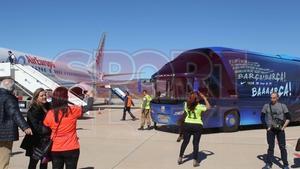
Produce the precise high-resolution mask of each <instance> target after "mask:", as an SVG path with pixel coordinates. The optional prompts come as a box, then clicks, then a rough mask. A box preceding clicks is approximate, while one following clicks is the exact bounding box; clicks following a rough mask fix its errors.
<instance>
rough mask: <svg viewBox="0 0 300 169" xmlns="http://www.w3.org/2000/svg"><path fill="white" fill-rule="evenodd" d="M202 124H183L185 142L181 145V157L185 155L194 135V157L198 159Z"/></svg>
mask: <svg viewBox="0 0 300 169" xmlns="http://www.w3.org/2000/svg"><path fill="white" fill-rule="evenodd" d="M202 128H203V127H202V125H200V124H191V123H184V124H183V142H182V144H181V147H180V153H179V157H183V154H184V151H185V149H186V147H187V145H188V144H189V142H190V139H191V136H192V135H193V159H195V160H198V152H199V142H200V138H201V132H202Z"/></svg>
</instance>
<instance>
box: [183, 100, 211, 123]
mask: <svg viewBox="0 0 300 169" xmlns="http://www.w3.org/2000/svg"><path fill="white" fill-rule="evenodd" d="M206 110H207V108H206V106H205V105H203V104H198V105H197V106H196V107H195V110H194V111H190V110H189V109H188V107H187V104H186V102H185V104H184V111H185V112H186V117H185V120H184V122H185V123H191V124H201V125H203V122H202V117H201V114H202V112H205V111H206Z"/></svg>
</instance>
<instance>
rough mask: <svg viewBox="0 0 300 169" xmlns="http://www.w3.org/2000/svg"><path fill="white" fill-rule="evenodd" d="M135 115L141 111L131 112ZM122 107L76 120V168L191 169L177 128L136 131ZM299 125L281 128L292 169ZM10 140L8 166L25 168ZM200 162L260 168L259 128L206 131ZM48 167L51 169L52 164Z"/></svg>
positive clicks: (263, 147)
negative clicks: (182, 153) (181, 159)
mask: <svg viewBox="0 0 300 169" xmlns="http://www.w3.org/2000/svg"><path fill="white" fill-rule="evenodd" d="M132 112H133V114H135V115H136V116H137V117H139V116H140V110H139V109H134V110H132ZM121 116H122V110H121V109H105V110H101V114H100V113H98V112H97V111H93V112H90V114H89V115H85V116H84V118H82V119H80V120H79V121H78V128H77V131H78V136H79V141H80V145H81V148H80V158H79V162H78V168H79V169H176V168H178V169H191V168H194V167H193V161H192V160H191V153H192V140H191V142H190V144H189V145H188V148H187V149H186V152H185V155H186V158H185V159H184V163H183V164H181V165H178V164H177V158H178V154H179V149H180V145H181V143H178V142H176V139H177V136H178V135H177V134H176V133H175V131H176V128H173V127H168V126H161V127H159V128H158V130H154V129H152V130H144V131H138V130H137V128H138V127H139V125H140V120H137V121H132V120H130V119H128V118H130V116H129V115H127V119H128V120H126V121H120V119H121ZM299 129H300V126H292V127H288V128H287V129H286V137H287V151H288V160H289V163H290V166H291V168H300V152H298V153H297V152H295V151H294V148H295V145H296V142H297V139H298V137H299V131H300V130H299ZM23 137H24V133H22V132H21V131H20V140H19V141H16V142H14V147H13V153H12V157H11V160H10V167H9V168H10V169H25V168H27V165H28V162H29V158H28V157H26V156H25V152H24V150H23V149H21V148H19V146H20V144H21V141H22V139H23ZM199 151H200V152H199V160H200V166H199V167H197V168H205V169H261V168H263V167H264V165H265V162H264V160H265V157H266V151H267V143H266V131H265V130H264V129H251V128H248V129H243V130H240V131H238V132H233V133H223V132H217V131H208V132H206V133H205V134H203V135H202V137H201V141H200V148H199ZM275 157H276V158H275V159H274V160H275V161H274V162H275V163H274V165H273V168H275V169H276V168H280V167H282V166H281V163H282V162H281V161H280V158H279V157H280V151H279V148H278V145H276V147H275ZM48 168H52V166H51V162H50V163H49V165H48Z"/></svg>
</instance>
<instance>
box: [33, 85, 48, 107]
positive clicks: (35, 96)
mask: <svg viewBox="0 0 300 169" xmlns="http://www.w3.org/2000/svg"><path fill="white" fill-rule="evenodd" d="M44 91H45V90H44V89H43V88H38V89H36V90H35V91H34V93H33V96H32V100H31V103H30V106H29V108H31V107H32V106H33V105H39V104H38V103H37V99H38V98H39V95H40V93H41V92H44Z"/></svg>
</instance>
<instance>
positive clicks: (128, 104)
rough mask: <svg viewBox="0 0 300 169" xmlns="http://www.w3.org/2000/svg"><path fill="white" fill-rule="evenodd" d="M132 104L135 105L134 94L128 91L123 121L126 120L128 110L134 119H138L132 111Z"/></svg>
mask: <svg viewBox="0 0 300 169" xmlns="http://www.w3.org/2000/svg"><path fill="white" fill-rule="evenodd" d="M131 106H134V103H133V101H132V96H131V95H130V94H129V92H128V91H126V96H125V99H124V109H123V117H122V119H121V120H122V121H123V120H126V112H128V113H129V115H130V116H131V118H132V120H136V119H137V118H136V117H135V116H134V115H133V114H132V113H131V111H130V109H131Z"/></svg>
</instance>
